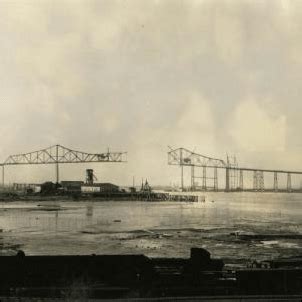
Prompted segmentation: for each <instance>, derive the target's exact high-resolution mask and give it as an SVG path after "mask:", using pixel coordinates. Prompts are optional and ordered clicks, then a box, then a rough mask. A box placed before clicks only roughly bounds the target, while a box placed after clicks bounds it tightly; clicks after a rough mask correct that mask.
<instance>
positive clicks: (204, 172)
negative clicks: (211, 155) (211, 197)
mask: <svg viewBox="0 0 302 302" xmlns="http://www.w3.org/2000/svg"><path fill="white" fill-rule="evenodd" d="M202 189H203V190H204V191H206V190H207V168H206V166H203V167H202Z"/></svg>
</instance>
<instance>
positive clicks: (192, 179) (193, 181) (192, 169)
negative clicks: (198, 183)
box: [191, 165, 195, 191]
mask: <svg viewBox="0 0 302 302" xmlns="http://www.w3.org/2000/svg"><path fill="white" fill-rule="evenodd" d="M191 191H195V167H194V165H192V166H191Z"/></svg>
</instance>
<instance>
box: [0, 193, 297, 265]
mask: <svg viewBox="0 0 302 302" xmlns="http://www.w3.org/2000/svg"><path fill="white" fill-rule="evenodd" d="M301 222H302V194H283V193H279V194H273V193H261V194H257V193H228V194H225V193H207V194H206V201H205V202H198V203H184V202H151V203H149V202H130V201H129V202H125V201H123V202H116V201H108V202H92V201H91V202H10V203H5V202H2V203H0V228H1V230H2V232H1V233H0V235H1V236H0V245H1V249H0V251H1V254H2V255H14V254H15V253H16V251H17V250H18V249H22V250H24V251H25V253H26V254H28V255H62V254H84V255H87V254H93V253H94V254H130V253H134V254H145V255H147V256H151V257H188V256H189V250H190V247H193V246H195V247H204V248H206V249H208V250H209V251H210V252H211V253H212V255H213V256H214V257H220V258H223V259H224V260H225V262H226V263H227V264H229V265H245V263H246V262H247V261H248V260H251V259H257V260H264V259H274V258H277V257H291V256H300V255H301V254H302V253H301V247H302V240H299V239H281V240H278V239H277V240H275V239H274V240H264V241H243V240H239V239H238V238H236V237H235V236H233V235H230V234H231V233H234V232H239V233H248V234H249V233H252V234H276V233H279V234H280V233H282V234H289V233H291V234H292V233H294V234H302V223H301Z"/></svg>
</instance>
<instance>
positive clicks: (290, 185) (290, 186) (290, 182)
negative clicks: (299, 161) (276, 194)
mask: <svg viewBox="0 0 302 302" xmlns="http://www.w3.org/2000/svg"><path fill="white" fill-rule="evenodd" d="M291 191H292V177H291V174H290V173H287V192H291Z"/></svg>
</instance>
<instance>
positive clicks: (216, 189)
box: [214, 167, 218, 191]
mask: <svg viewBox="0 0 302 302" xmlns="http://www.w3.org/2000/svg"><path fill="white" fill-rule="evenodd" d="M214 191H218V173H217V167H215V168H214Z"/></svg>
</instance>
